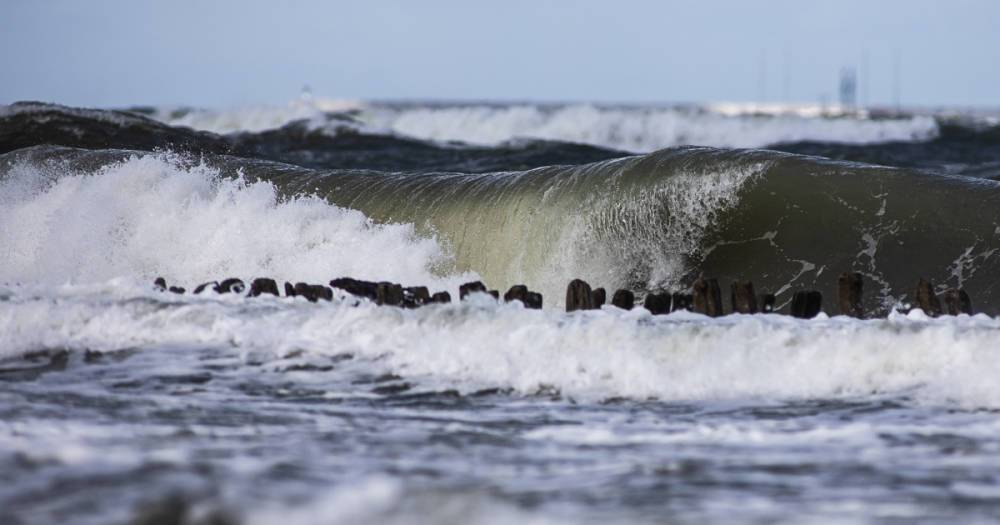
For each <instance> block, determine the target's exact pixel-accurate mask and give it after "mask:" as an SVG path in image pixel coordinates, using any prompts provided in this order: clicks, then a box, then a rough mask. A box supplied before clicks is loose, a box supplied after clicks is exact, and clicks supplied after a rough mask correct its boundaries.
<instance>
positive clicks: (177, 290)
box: [169, 286, 187, 294]
mask: <svg viewBox="0 0 1000 525" xmlns="http://www.w3.org/2000/svg"><path fill="white" fill-rule="evenodd" d="M169 290H170V292H171V293H179V294H182V293H184V292H185V291H187V290H185V289H184V287H183V286H171V287H170V288H169Z"/></svg>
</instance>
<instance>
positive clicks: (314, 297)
mask: <svg viewBox="0 0 1000 525" xmlns="http://www.w3.org/2000/svg"><path fill="white" fill-rule="evenodd" d="M294 291H295V295H296V296H301V297H305V298H306V299H307V300H308V301H309V302H311V303H315V302H316V301H318V300H320V299H323V300H326V301H332V300H333V290H331V289H329V288H327V287H326V286H323V285H322V284H309V283H295V288H294Z"/></svg>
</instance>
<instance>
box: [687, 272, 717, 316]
mask: <svg viewBox="0 0 1000 525" xmlns="http://www.w3.org/2000/svg"><path fill="white" fill-rule="evenodd" d="M692 291H693V292H694V294H693V295H694V311H695V312H698V313H700V314H705V315H707V316H709V317H719V316H721V315H722V314H723V311H722V290H720V289H719V281H718V280H716V279H705V278H703V277H699V278H698V280H697V281H695V282H694V286H693V287H692Z"/></svg>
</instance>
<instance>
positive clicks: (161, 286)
mask: <svg viewBox="0 0 1000 525" xmlns="http://www.w3.org/2000/svg"><path fill="white" fill-rule="evenodd" d="M153 288H156V291H158V292H163V291H166V289H167V280H166V279H164V278H163V277H157V278H156V279H154V280H153Z"/></svg>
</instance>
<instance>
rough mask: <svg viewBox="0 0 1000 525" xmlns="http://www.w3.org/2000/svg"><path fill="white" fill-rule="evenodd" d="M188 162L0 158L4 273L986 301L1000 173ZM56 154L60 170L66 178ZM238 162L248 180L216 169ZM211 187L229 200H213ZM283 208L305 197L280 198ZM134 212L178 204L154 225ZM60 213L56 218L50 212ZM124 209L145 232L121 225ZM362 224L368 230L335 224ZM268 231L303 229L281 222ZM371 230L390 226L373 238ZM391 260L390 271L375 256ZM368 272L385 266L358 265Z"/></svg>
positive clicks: (671, 162)
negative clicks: (941, 293) (928, 287)
mask: <svg viewBox="0 0 1000 525" xmlns="http://www.w3.org/2000/svg"><path fill="white" fill-rule="evenodd" d="M123 157H124V158H125V160H121V159H122V158H123ZM205 159H206V160H205V162H206V163H207V165H199V166H195V167H190V166H188V167H186V166H185V162H186V161H184V160H183V159H182V158H178V157H171V156H169V155H168V156H164V155H159V156H155V155H154V156H148V155H147V156H142V155H138V154H129V153H127V152H119V153H116V152H89V151H83V150H72V149H65V148H53V147H39V148H31V149H27V150H21V151H19V152H15V153H11V154H8V155H5V156H4V157H3V163H4V165H5V166H6V168H4V169H5V172H6V175H5V176H4V182H3V187H2V188H3V189H2V192H3V198H4V201H5V202H7V203H10V206H6V207H5V211H4V213H6V214H8V218H7V219H6V220H5V221H4V222H5V224H6V225H7V226H8V227H7V228H6V231H5V235H6V242H5V244H7V245H8V246H11V247H13V248H14V249H13V250H12V251H11V252H10V253H11V254H12V255H11V257H17V259H16V260H11V261H10V262H9V263H8V264H5V265H4V267H5V268H6V270H5V271H7V272H8V275H7V279H24V278H25V277H22V276H21V274H20V273H19V272H23V273H24V274H25V275H28V274H30V273H31V272H37V274H38V276H42V275H49V276H53V275H63V276H73V275H77V274H78V273H79V272H83V273H86V272H95V271H103V272H106V274H105V275H103V276H104V277H110V276H111V275H113V274H114V273H115V272H120V273H119V274H128V273H131V274H135V275H142V276H143V277H148V276H150V275H151V274H152V273H154V272H161V273H166V274H169V275H179V274H178V273H177V272H181V270H179V269H177V270H175V269H173V268H179V267H180V266H181V265H182V264H186V265H187V267H188V268H190V270H187V271H188V272H191V273H189V274H187V275H190V276H193V275H198V276H199V278H209V277H218V275H219V272H221V271H224V270H226V269H230V268H231V269H237V268H245V269H247V270H250V269H254V270H255V271H256V270H260V271H262V272H265V273H266V272H269V271H274V272H277V273H278V276H279V277H281V276H282V275H284V274H286V272H292V271H296V270H300V269H301V270H305V269H306V268H307V267H308V268H312V269H311V270H308V271H304V273H305V275H300V276H299V277H297V278H300V279H301V278H305V277H306V276H312V275H315V274H317V272H320V273H321V272H323V271H325V272H327V273H326V274H325V275H316V277H317V278H319V279H323V280H325V279H328V278H331V277H336V276H338V275H336V274H343V273H349V272H352V271H355V272H357V273H358V275H356V276H358V277H369V276H370V277H373V278H376V279H379V278H381V279H385V278H393V279H400V280H403V281H406V282H405V283H404V284H410V283H413V281H418V282H417V283H413V284H423V283H421V282H420V281H428V283H433V282H434V280H433V279H449V280H448V282H449V283H451V285H452V286H453V285H454V284H455V283H457V280H456V279H457V278H453V276H455V275H457V274H460V273H466V274H469V275H471V274H473V273H474V274H478V275H479V276H481V277H483V278H484V279H485V280H486V281H487V283H489V284H490V285H491V286H493V287H497V288H504V287H507V286H510V285H512V284H527V285H528V286H529V287H530V288H532V289H537V290H540V291H542V292H543V293H544V294H545V296H546V297H547V298H548V300H547V304H549V305H554V306H558V305H560V304H561V297H560V296H561V295H562V291H563V290H564V288H563V287H564V286H565V283H566V282H567V281H568V280H569V279H571V278H573V277H580V278H583V279H585V280H588V281H590V282H592V283H594V284H595V285H598V286H604V287H606V288H609V289H615V288H619V287H622V288H632V289H636V290H638V291H640V292H642V291H646V290H656V289H667V290H680V289H683V288H686V287H687V286H689V285H690V283H691V282H692V281H693V280H694V279H695V278H696V277H697V275H698V274H699V273H701V272H704V273H705V274H706V275H712V276H716V277H718V278H720V279H722V280H723V281H724V282H726V281H730V280H736V279H751V280H753V281H754V282H755V284H756V285H757V288H758V290H760V291H769V292H772V293H776V294H777V296H778V300H779V304H780V303H782V302H785V301H787V300H788V299H789V298H790V295H791V293H792V292H793V291H794V289H796V288H800V287H807V288H816V289H819V290H821V291H822V292H824V295H826V296H827V297H835V296H836V293H835V289H834V285H835V283H836V275H838V274H839V273H840V272H843V271H860V272H862V273H863V274H865V275H866V277H867V280H868V281H869V282H870V283H871V284H870V286H869V290H868V291H867V294H866V295H867V298H866V301H867V302H866V305H865V307H866V310H867V311H868V312H869V313H885V312H886V311H887V310H888V309H890V308H891V307H892V306H893V305H895V304H896V303H898V302H900V301H906V300H907V298H908V297H910V296H911V292H910V290H911V287H913V286H914V284H915V283H916V281H917V280H918V279H919V277H921V276H924V277H927V278H930V279H932V280H934V281H935V282H936V283H938V285H939V286H940V287H941V288H942V289H943V288H944V287H948V286H952V287H965V288H966V289H968V290H969V291H970V293H971V294H972V295H973V299H974V302H975V305H976V307H977V309H979V311H984V312H988V313H995V312H997V311H998V310H1000V295H998V294H997V289H996V284H995V282H994V281H993V280H992V279H991V278H990V276H991V275H995V274H996V271H997V270H998V268H997V265H998V264H1000V263H998V259H997V247H998V246H997V244H998V233H997V232H998V231H1000V217H998V216H997V213H1000V212H997V211H996V210H998V209H1000V208H998V207H997V205H996V204H997V203H998V202H1000V183H997V182H995V181H991V180H983V179H973V178H967V177H957V176H941V175H932V174H926V173H923V172H918V171H907V170H902V169H895V168H882V167H875V166H864V165H858V164H851V163H842V162H832V161H825V160H821V159H816V158H809V157H799V156H794V155H788V154H781V153H775V152H767V151H741V150H715V149H710V148H678V149H670V150H664V151H661V152H657V153H654V154H650V155H645V156H637V157H629V158H624V159H617V160H611V161H605V162H599V163H594V164H587V165H582V166H565V167H549V168H539V169H534V170H529V171H524V172H502V173H485V174H460V173H437V172H423V173H385V172H374V171H359V170H335V171H314V170H307V169H303V168H298V167H294V166H290V165H283V164H276V163H271V162H263V161H250V160H246V159H239V158H234V157H225V156H216V157H205ZM73 166H77V168H73ZM102 166H103V167H102ZM67 169H69V172H70V173H76V174H75V175H73V176H72V177H66V176H65V174H66V173H67V171H66V170H67ZM88 169H89V170H96V171H89V172H88V171H87V170H88ZM87 173H91V175H87ZM239 176H242V177H245V179H246V180H247V181H250V183H249V184H248V183H247V182H237V183H233V182H227V180H228V179H227V177H239ZM178 181H184V182H183V183H180V182H178ZM178 184H179V186H177V187H175V185H178ZM161 186H162V188H161ZM192 192H194V195H195V196H198V195H200V194H201V195H206V197H205V199H207V202H208V203H207V204H204V205H202V204H200V202H201V201H200V200H199V199H197V198H196V197H195V198H193V197H192V196H191V193H192ZM213 192H214V193H213ZM254 195H260V196H259V197H251V196H254ZM307 195H308V196H309V197H304V196H307ZM279 196H280V198H279ZM213 199H217V200H220V201H221V202H223V203H227V205H229V206H231V207H230V208H226V207H223V208H221V209H220V208H219V206H221V205H214V204H212V202H213ZM254 199H256V200H254ZM281 199H291V200H287V201H285V200H281ZM247 201H249V202H250V204H244V202H247ZM115 202H120V203H121V204H120V206H119V208H117V209H116V208H115V207H114V206H112V204H114V203H115ZM18 203H20V205H18ZM228 203H234V204H231V205H230V204H228ZM198 206H200V207H198ZM241 206H245V207H246V208H245V209H244V208H243V207H241ZM78 208H79V210H78ZM303 208H307V209H308V210H310V211H309V212H308V213H304V214H302V215H298V214H297V213H293V212H290V211H289V210H299V209H303ZM149 209H161V210H162V215H161V216H172V215H178V214H182V215H179V216H178V221H172V222H170V223H169V224H168V225H161V224H163V222H164V221H157V219H159V217H160V216H157V217H156V218H155V219H154V218H152V217H151V216H148V215H146V211H147V210H149ZM346 209H352V210H359V211H360V212H363V213H364V215H361V214H360V213H357V212H348V211H346ZM45 210H49V211H45ZM183 213H191V215H190V216H186V217H185V216H183ZM200 214H204V215H200ZM62 215H65V216H67V219H66V220H65V222H59V221H58V220H53V217H56V218H58V217H60V216H62ZM313 215H318V216H321V217H322V216H325V215H333V216H335V217H351V219H350V221H349V223H350V224H351V225H352V226H351V229H349V230H348V231H349V232H352V233H351V234H350V235H348V236H346V237H345V236H339V237H338V235H337V232H338V228H340V226H339V224H341V223H340V222H336V223H335V224H334V225H330V226H325V227H322V228H319V227H315V226H314V225H313V221H314V219H313V218H312V217H313ZM79 216H84V217H88V218H94V217H97V218H98V219H97V220H98V221H99V222H98V227H87V228H86V230H85V231H87V232H91V231H93V232H96V233H93V234H90V235H87V234H85V233H83V232H79V233H78V232H76V230H75V229H74V226H76V225H83V224H86V222H85V221H81V220H79V218H78V217H79ZM143 218H147V220H148V221H149V226H148V227H149V228H151V229H150V230H149V231H145V230H143V228H142V226H143V225H142V224H136V223H137V222H138V221H141V220H142V219H143ZM88 220H89V219H88ZM369 220H371V221H374V223H368V222H366V221H369ZM154 225H156V226H155V227H154ZM227 225H232V226H231V229H227V228H230V227H227ZM248 225H255V226H253V227H251V226H248ZM257 225H259V226H257ZM269 225H273V226H269ZM362 225H366V227H367V228H368V229H369V231H370V234H365V235H361V234H355V233H353V232H356V231H361V228H362ZM46 228H47V229H46ZM164 228H166V231H164V230H163V229H164ZM175 228H176V229H175ZM220 229H221V230H220ZM269 231H274V232H275V233H274V234H273V235H268V232H269ZM208 232H212V233H208ZM221 232H225V234H222V233H221ZM287 232H297V233H296V235H303V233H302V232H305V234H309V232H313V233H312V236H311V237H309V236H307V237H306V238H305V239H299V238H298V237H296V235H288V234H287ZM390 232H401V233H398V234H394V233H390ZM102 235H103V236H105V237H106V238H103V239H95V238H94V236H102ZM380 235H381V236H384V235H389V236H390V238H391V239H405V240H406V242H400V243H399V244H398V247H396V248H393V249H387V248H386V247H385V244H379V243H380V242H383V243H384V241H379V240H378V239H380V238H381V237H380ZM47 236H51V238H48V237H47ZM55 239H58V241H56V240H55ZM63 239H65V240H63ZM74 239H81V240H80V241H79V242H77V243H76V244H77V245H78V247H77V248H76V250H77V252H78V253H80V254H87V253H93V256H92V257H90V258H89V259H84V258H82V257H79V258H76V259H74V260H75V261H76V262H73V263H65V264H70V265H74V264H75V265H77V266H78V267H79V268H76V269H74V268H46V267H44V265H43V266H41V267H40V266H38V264H39V261H45V260H49V259H51V257H49V256H44V257H43V256H41V255H39V254H46V252H45V247H46V246H52V247H55V246H62V245H70V246H74V245H75V244H74ZM83 239H85V240H83ZM122 239H125V240H126V241H127V240H129V239H132V240H133V241H132V242H133V243H134V245H135V246H136V248H134V249H133V251H134V256H133V258H134V259H136V260H142V261H144V262H143V265H142V266H139V267H138V268H134V267H130V266H129V265H131V264H133V263H131V262H130V263H119V262H116V260H115V259H116V257H110V258H109V257H108V254H113V253H117V252H116V250H118V249H119V245H117V244H115V243H121V242H123V241H122ZM390 242H398V241H396V240H393V241H390ZM160 243H162V244H163V245H164V246H167V247H168V248H165V250H166V253H168V254H169V253H174V254H175V258H174V259H173V262H172V263H171V265H170V267H169V268H168V267H165V266H164V265H162V264H157V263H158V262H159V258H158V257H157V256H156V255H150V254H151V253H152V252H153V251H154V250H153V248H154V247H155V246H157V245H158V244H160ZM123 245H129V244H128V243H125V244H123ZM234 246H239V248H238V249H236V248H234ZM299 247H302V248H299ZM311 250H319V251H318V252H317V254H318V255H317V259H315V260H310V258H309V257H304V256H303V253H305V254H308V253H309V252H310V251H311ZM255 251H256V255H255V254H254V253H255ZM296 251H299V253H296ZM333 253H336V254H337V257H331V256H330V255H329V254H333ZM319 254H322V255H319ZM125 259H129V258H128V257H126V258H125ZM201 259H204V260H205V262H204V263H202V264H200V265H199V263H198V262H199V260H201ZM53 260H58V259H53ZM103 260H108V261H109V262H108V263H106V264H103V263H98V261H103ZM119 260H120V258H119ZM220 261H227V262H220ZM241 261H242V262H241ZM254 261H269V262H268V263H267V264H264V263H257V262H254ZM294 261H298V262H294ZM350 261H354V263H351V262H350ZM405 261H409V262H405ZM46 264H47V263H46ZM122 264H124V266H122ZM401 264H402V266H403V267H404V268H408V269H407V270H403V274H400V273H399V272H400V271H394V270H391V268H394V267H395V268H398V267H399V266H400V265H401ZM241 265H242V266H241ZM84 267H92V268H102V269H101V270H96V269H91V270H85V269H83V268H84ZM279 268H280V269H279ZM361 268H367V270H366V271H364V272H362V271H361ZM415 268H422V270H420V271H417V270H415ZM213 271H214V272H215V273H214V274H213V275H209V273H210V272H213ZM378 271H383V272H385V273H384V274H382V275H380V276H376V275H373V274H375V273H378ZM171 272H174V273H171ZM421 272H423V273H421ZM431 273H433V274H434V275H436V276H437V277H433V278H432V277H431ZM187 275H186V276H187ZM449 276H452V277H449ZM49 278H51V277H49Z"/></svg>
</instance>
